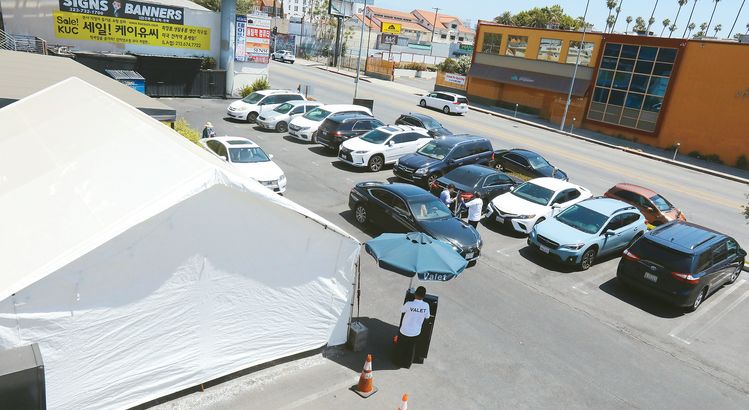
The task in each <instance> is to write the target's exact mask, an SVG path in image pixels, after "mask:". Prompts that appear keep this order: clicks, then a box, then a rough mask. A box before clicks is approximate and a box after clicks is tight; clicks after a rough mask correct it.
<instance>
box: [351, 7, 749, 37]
mask: <svg viewBox="0 0 749 410" xmlns="http://www.w3.org/2000/svg"><path fill="white" fill-rule="evenodd" d="M620 1H623V4H622V12H621V14H620V16H619V21H618V22H617V26H616V30H618V31H624V27H625V25H626V23H625V21H624V19H625V18H626V16H632V17H633V18H637V16H642V17H643V18H644V19H645V20H646V21H647V19H648V18H650V13H651V12H652V10H653V4H654V3H655V1H654V0H620ZM741 1H742V0H722V1H720V2H719V3H718V9H717V11H716V12H715V17H714V18H713V23H712V26H715V25H716V24H722V25H723V30H722V31H721V32H720V33H719V34H718V35H719V36H721V37H726V36H727V35H728V31H729V30H730V28H731V25H732V24H733V20H734V19H735V18H736V13H737V12H738V10H739V6H740V5H741ZM358 2H363V0H358ZM585 3H586V2H585V0H556V1H544V0H530V1H529V0H375V1H374V6H376V7H384V8H389V9H396V10H403V11H410V10H413V9H424V10H431V8H432V7H439V8H440V9H442V10H443V11H444V12H445V13H447V14H451V15H454V16H458V17H460V18H462V19H471V20H472V21H473V23H474V24H475V23H476V22H477V21H478V20H479V19H482V20H491V19H493V18H494V17H495V16H497V15H499V14H501V13H502V12H504V11H508V10H509V11H511V12H513V13H516V12H518V11H522V10H526V9H529V8H532V7H535V6H538V7H543V6H551V5H554V4H559V5H561V6H562V7H563V8H564V10H565V12H566V13H567V14H570V15H572V16H574V17H577V16H582V15H583V12H584V11H585ZM693 3H694V0H689V2H688V3H687V5H686V6H684V8H682V10H681V14H680V15H679V21H678V22H677V23H676V25H677V26H678V27H679V29H677V30H676V32H675V34H682V33H683V30H684V28H685V26H686V21H687V18H688V17H689V12H690V11H691V9H692V5H693ZM677 8H678V3H677V0H659V2H658V8H657V9H656V11H655V18H656V23H655V24H654V26H655V28H656V29H651V31H654V32H655V33H656V34H659V33H660V29H661V28H662V27H663V26H662V24H661V21H663V19H665V18H669V19H671V20H673V19H674V17H675V16H676V10H677ZM712 10H713V0H698V1H697V6H696V8H695V10H694V17H693V18H692V21H694V22H695V23H696V24H697V26H699V25H700V23H702V22H707V21H708V20H709V19H710V13H711V12H712ZM443 11H440V12H443ZM607 15H608V9H607V8H606V1H605V0H590V9H589V10H588V20H589V21H590V22H591V23H593V24H594V25H595V29H596V30H599V29H601V28H602V27H603V26H604V24H605V21H606V16H607ZM747 23H749V1H747V4H746V5H745V6H744V9H743V10H742V12H741V15H740V17H739V21H738V22H737V23H736V29H735V30H734V33H736V32H737V31H740V32H741V33H745V32H746V30H747V29H746V24H747ZM712 26H711V27H712ZM630 27H631V26H630ZM710 34H711V35H712V34H714V32H713V31H712V29H711V30H710Z"/></svg>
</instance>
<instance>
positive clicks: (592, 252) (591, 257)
mask: <svg viewBox="0 0 749 410" xmlns="http://www.w3.org/2000/svg"><path fill="white" fill-rule="evenodd" d="M596 253H598V251H597V250H596V248H588V250H586V251H585V253H583V257H582V259H581V260H580V269H582V270H588V269H590V267H591V266H593V262H595V261H596Z"/></svg>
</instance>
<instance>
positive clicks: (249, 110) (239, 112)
mask: <svg viewBox="0 0 749 410" xmlns="http://www.w3.org/2000/svg"><path fill="white" fill-rule="evenodd" d="M295 100H306V98H304V95H302V94H300V93H298V92H296V91H289V90H261V91H255V92H254V93H252V94H250V95H248V96H247V97H244V98H242V99H241V100H238V101H234V102H233V103H231V104H229V108H227V109H226V114H227V115H228V116H229V117H231V118H234V119H237V120H242V121H247V122H255V120H256V119H257V117H258V116H259V115H260V114H261V113H263V112H266V111H270V110H272V109H274V108H276V107H278V106H279V105H281V104H283V103H285V102H287V101H295Z"/></svg>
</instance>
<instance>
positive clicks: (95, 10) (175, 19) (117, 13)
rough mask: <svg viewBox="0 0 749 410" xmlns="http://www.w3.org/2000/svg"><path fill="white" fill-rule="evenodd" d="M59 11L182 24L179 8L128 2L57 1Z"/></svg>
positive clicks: (109, 0)
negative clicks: (58, 2)
mask: <svg viewBox="0 0 749 410" xmlns="http://www.w3.org/2000/svg"><path fill="white" fill-rule="evenodd" d="M59 1H60V11H65V12H69V13H80V14H91V15H95V16H107V17H115V18H122V19H130V20H141V21H153V22H157V23H170V24H183V23H184V18H185V10H184V9H183V8H181V7H171V6H164V5H161V4H153V3H141V2H138V1H130V0H59Z"/></svg>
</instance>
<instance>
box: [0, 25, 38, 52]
mask: <svg viewBox="0 0 749 410" xmlns="http://www.w3.org/2000/svg"><path fill="white" fill-rule="evenodd" d="M0 49H3V50H11V51H24V52H27V53H36V54H47V41H45V40H44V39H41V38H39V37H34V36H26V35H20V34H8V33H6V32H5V31H3V30H0Z"/></svg>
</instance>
